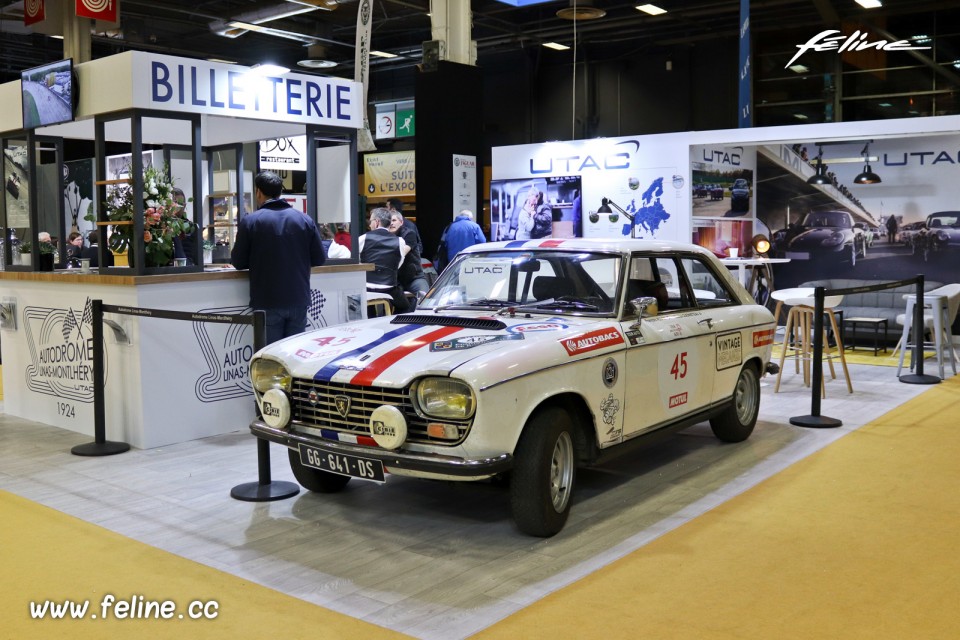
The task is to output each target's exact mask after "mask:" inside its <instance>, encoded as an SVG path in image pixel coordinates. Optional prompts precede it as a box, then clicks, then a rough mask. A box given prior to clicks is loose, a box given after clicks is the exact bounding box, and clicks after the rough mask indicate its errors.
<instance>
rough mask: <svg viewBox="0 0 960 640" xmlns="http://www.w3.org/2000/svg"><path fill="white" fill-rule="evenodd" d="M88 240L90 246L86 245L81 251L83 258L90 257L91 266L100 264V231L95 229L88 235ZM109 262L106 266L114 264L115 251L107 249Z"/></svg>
mask: <svg viewBox="0 0 960 640" xmlns="http://www.w3.org/2000/svg"><path fill="white" fill-rule="evenodd" d="M87 241H88V242H89V243H90V246H89V247H84V249H83V250H82V251H81V252H80V257H81V258H89V259H90V266H91V267H99V266H100V232H99V231H97V230H96V229H94V230H93V231H91V232H90V234H89V235H87ZM106 259H107V263H106V264H105V265H104V266H106V267H112V266H113V253H111V252H110V250H109V249H107V258H106Z"/></svg>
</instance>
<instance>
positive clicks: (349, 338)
mask: <svg viewBox="0 0 960 640" xmlns="http://www.w3.org/2000/svg"><path fill="white" fill-rule="evenodd" d="M774 328H775V327H774V319H773V316H772V314H771V313H770V311H768V310H767V309H766V308H764V307H762V306H759V305H757V304H755V303H754V301H753V300H752V299H751V297H750V295H749V294H748V293H747V292H746V291H745V290H744V288H743V287H742V286H741V285H740V284H739V283H738V282H737V281H736V280H735V279H734V278H732V277H731V276H730V273H729V272H728V270H727V269H726V267H724V266H723V265H722V264H721V263H720V262H719V261H718V260H717V259H716V258H715V257H714V255H713V254H711V253H710V252H708V251H706V250H704V249H702V248H700V247H697V246H694V245H688V244H680V243H667V242H655V241H643V240H585V239H547V240H528V241H513V242H498V243H490V244H483V245H477V246H474V247H471V248H470V249H467V250H466V251H464V252H462V253H461V254H460V255H459V256H457V258H456V260H455V261H454V262H453V263H451V264H450V265H449V266H448V267H447V268H446V270H444V272H443V273H442V274H441V276H440V278H439V279H438V280H437V282H436V284H435V285H434V287H433V289H432V290H431V291H430V293H429V294H428V295H427V297H426V298H425V299H424V300H423V301H422V303H421V304H420V306H419V308H418V309H417V310H416V311H415V312H413V313H409V314H404V315H397V316H391V317H386V318H377V319H371V320H363V321H358V322H351V323H348V324H343V325H338V326H333V327H327V328H325V329H321V330H318V331H312V332H309V333H304V334H301V335H298V336H294V337H291V338H288V339H286V340H283V341H281V342H277V343H274V344H272V345H270V346H268V347H267V348H265V349H263V350H261V351H259V352H258V353H257V354H255V356H254V358H253V361H252V363H251V377H252V381H253V387H254V389H255V393H256V397H257V402H258V405H259V408H260V413H261V415H262V417H260V418H258V419H257V420H255V421H254V422H253V423H252V424H251V427H250V428H251V431H252V432H253V434H254V435H256V436H257V437H259V438H264V439H266V440H269V441H271V442H276V443H280V444H283V445H286V446H287V447H289V454H290V465H291V467H292V469H293V474H294V476H295V477H296V478H297V480H298V481H299V482H300V484H302V485H303V486H304V487H306V488H307V489H310V490H312V491H318V492H334V491H339V490H341V489H343V488H344V486H345V485H346V484H347V482H349V481H350V479H351V478H360V479H365V480H373V481H377V482H383V481H384V480H385V478H386V477H387V475H388V474H395V475H406V476H416V477H421V478H434V479H443V480H483V479H487V478H493V477H498V478H505V479H506V478H509V485H510V501H511V507H512V513H513V517H514V520H515V522H516V523H517V526H518V527H519V529H520V530H521V531H523V532H525V533H528V534H531V535H536V536H551V535H553V534H555V533H557V532H558V531H560V530H561V529H562V528H563V525H564V523H565V522H566V519H567V514H568V512H569V509H570V499H571V494H572V492H573V490H574V480H575V478H576V469H577V467H578V466H582V465H594V464H598V463H600V462H602V461H603V460H604V459H605V458H607V457H610V456H612V455H614V454H617V453H621V452H623V450H624V448H625V447H627V446H629V445H632V444H634V443H637V442H640V441H644V440H646V439H647V436H651V435H653V434H662V433H664V432H667V431H672V430H677V429H681V428H683V427H686V426H689V425H691V424H694V423H697V422H701V421H704V420H709V421H710V425H711V427H712V429H713V432H714V434H715V435H716V436H717V437H718V438H719V439H721V440H724V441H727V442H739V441H742V440H744V439H746V438H747V437H748V436H749V435H750V433H751V432H752V431H753V428H754V425H755V423H756V420H757V411H758V408H759V403H760V384H759V378H760V377H761V375H763V373H764V372H766V371H767V366H768V364H769V360H770V351H771V346H772V343H773V335H774Z"/></svg>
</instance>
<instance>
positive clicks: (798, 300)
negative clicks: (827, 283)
mask: <svg viewBox="0 0 960 640" xmlns="http://www.w3.org/2000/svg"><path fill="white" fill-rule="evenodd" d="M813 292H814V290H813V289H811V288H806V287H801V288H797V289H793V290H791V289H783V290H781V292H779V293H781V295H780V296H779V298H778V302H777V307H778V310H779V308H780V306H782V305H783V304H785V305H788V306H789V307H790V311H789V313H788V314H787V324H786V326H785V328H784V333H783V344H782V346H781V348H780V371H779V372H778V373H777V382H776V384H775V385H774V389H773V391H774V393H777V392H779V391H780V379H781V377H782V376H783V363H784V360H786V359H787V358H788V357H790V358H793V359H794V363H795V365H796V372H797V373H799V372H800V362H801V361H802V362H803V384H804V386H810V363H811V362H812V361H813V327H814V313H815V309H814V304H815V300H814V298H813V295H812V294H813ZM777 293H778V292H777V291H774V294H773V295H774V297H776V294H777ZM789 296H797V297H789ZM842 301H843V296H826V297H824V299H823V313H824V315H825V316H826V318H827V319H828V320H829V322H830V326H831V327H832V328H833V335H834V336H835V339H836V343H837V346H836V349H837V353H836V354H824V355H823V359H824V360H826V361H827V364H828V366H829V367H830V377H831V378H832V379H836V377H837V374H836V371H835V370H834V367H833V359H834V358H836V357H839V358H840V364H841V365H842V367H843V375H844V378H846V381H847V391H848V392H850V393H853V383H852V381H851V380H850V371H849V370H848V369H847V359H846V357H845V356H844V350H843V342H842V337H841V333H840V328H839V326H838V325H837V317H836V315H835V312H834V307H836V306H837V305H839V304H840V303H841V302H842ZM822 344H823V346H824V348H826V347H827V332H826V327H824V332H823V342H822ZM820 392H821V393H822V394H823V395H824V396H826V386H825V385H823V383H822V380H821V387H820Z"/></svg>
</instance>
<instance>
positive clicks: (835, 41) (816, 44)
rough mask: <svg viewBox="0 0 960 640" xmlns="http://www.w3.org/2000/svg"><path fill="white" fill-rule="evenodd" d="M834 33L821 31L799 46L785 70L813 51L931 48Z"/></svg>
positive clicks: (863, 34) (907, 42) (862, 34)
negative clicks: (873, 40) (871, 40)
mask: <svg viewBox="0 0 960 640" xmlns="http://www.w3.org/2000/svg"><path fill="white" fill-rule="evenodd" d="M834 33H840V31H838V30H837V29H827V30H826V31H821V32H820V33H818V34H817V35H815V36H813V37H812V38H810V39H809V40H807V41H806V42H805V43H804V44H798V45H797V49H799V51H797V53H796V54H795V55H794V56H793V57H792V58H790V62H788V63H787V64H785V65H784V66H783V68H784V69H788V68H789V67H790V65H792V64H793V63H794V62H796V60H797V58H799V57H800V56H802V55H803V54H804V53H806V52H807V51H809V50H811V49H813V50H814V51H832V50H834V49H836V51H837V53H843V52H844V51H863V50H864V49H876V50H878V51H908V50H910V49H929V48H930V47H918V46H916V45H913V44H911V43H910V41H908V40H894V41H892V42H891V41H888V40H882V39H881V40H877V41H876V42H870V41H869V40H868V39H867V38H868V35H867V34H866V33H864V32H860V31H854V32H853V34H851V35H849V36H845V35H843V34H840V35H836V36H835V35H832V34H834Z"/></svg>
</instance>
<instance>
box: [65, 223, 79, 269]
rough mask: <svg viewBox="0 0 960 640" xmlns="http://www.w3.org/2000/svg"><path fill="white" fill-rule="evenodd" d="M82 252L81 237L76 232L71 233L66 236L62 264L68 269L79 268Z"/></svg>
mask: <svg viewBox="0 0 960 640" xmlns="http://www.w3.org/2000/svg"><path fill="white" fill-rule="evenodd" d="M82 251H83V236H82V235H80V233H79V232H77V231H71V232H70V235H69V236H67V253H66V256H64V264H66V266H67V268H68V269H71V268H74V269H75V268H77V267H79V266H80V252H82Z"/></svg>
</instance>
